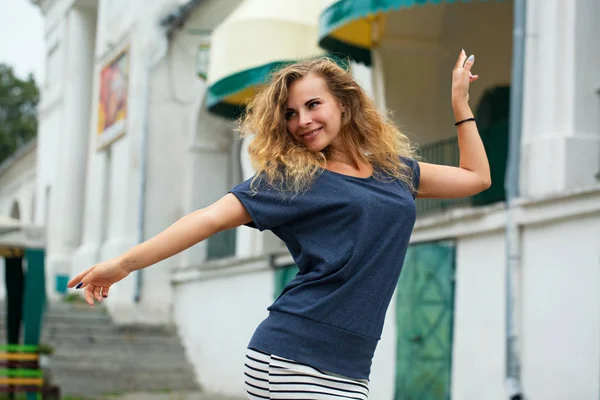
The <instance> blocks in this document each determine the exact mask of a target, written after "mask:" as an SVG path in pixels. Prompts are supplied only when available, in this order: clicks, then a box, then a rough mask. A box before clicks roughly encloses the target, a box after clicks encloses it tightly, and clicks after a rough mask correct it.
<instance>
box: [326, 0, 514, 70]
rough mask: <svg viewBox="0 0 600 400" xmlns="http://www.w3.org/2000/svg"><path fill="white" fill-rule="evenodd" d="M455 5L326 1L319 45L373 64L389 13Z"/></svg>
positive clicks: (435, 0)
mask: <svg viewBox="0 0 600 400" xmlns="http://www.w3.org/2000/svg"><path fill="white" fill-rule="evenodd" d="M460 1H461V2H465V3H468V2H470V1H471V0H460ZM477 1H484V2H485V1H502V0H477ZM456 2H459V0H323V9H322V12H321V15H320V17H319V45H320V46H321V47H322V48H323V49H325V50H327V51H329V52H331V53H332V54H334V55H335V54H338V55H343V56H349V57H350V58H352V59H354V60H355V61H357V62H362V63H364V64H367V65H370V64H371V49H372V48H374V47H376V46H377V44H378V43H379V41H380V40H381V38H382V37H383V35H384V33H385V25H386V19H387V16H388V15H389V14H390V13H392V12H397V11H400V10H402V9H406V8H410V7H414V6H423V5H425V4H440V3H456Z"/></svg>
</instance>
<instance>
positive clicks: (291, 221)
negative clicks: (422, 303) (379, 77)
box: [231, 160, 420, 379]
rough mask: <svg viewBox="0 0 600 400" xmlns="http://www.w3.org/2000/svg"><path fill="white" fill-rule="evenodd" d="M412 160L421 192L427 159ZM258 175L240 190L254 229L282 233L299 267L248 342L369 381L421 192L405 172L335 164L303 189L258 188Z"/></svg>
mask: <svg viewBox="0 0 600 400" xmlns="http://www.w3.org/2000/svg"><path fill="white" fill-rule="evenodd" d="M406 162H407V164H408V165H409V166H410V167H411V169H412V172H413V186H414V188H415V190H416V189H417V188H418V185H419V176H420V175H419V174H420V171H419V165H418V163H417V162H416V161H414V160H407V161H406ZM251 181H252V179H249V180H247V181H245V182H243V183H241V184H240V185H238V186H236V187H235V188H233V189H232V190H231V193H233V194H234V195H235V196H236V197H237V198H238V199H239V200H240V201H241V203H242V204H243V205H244V207H245V208H246V210H247V211H248V213H249V214H250V216H251V217H252V222H251V223H249V224H248V226H251V227H254V228H257V229H259V230H261V231H262V230H265V229H268V230H271V231H272V232H273V233H274V234H275V235H277V236H278V237H279V238H280V239H281V240H283V241H284V242H285V244H286V246H287V248H288V249H289V251H290V253H291V255H292V257H293V259H294V261H295V262H296V264H297V266H298V268H299V272H298V274H297V276H296V277H295V278H294V279H292V280H291V281H290V282H289V283H288V285H287V286H286V287H285V289H284V290H283V292H282V293H281V295H280V296H279V297H278V298H277V300H275V302H274V303H273V304H272V305H271V306H270V307H269V308H268V310H269V316H268V317H267V318H266V319H265V320H264V321H263V322H262V323H261V324H260V325H259V327H258V328H257V329H256V331H255V333H254V335H253V337H252V339H251V341H250V344H249V347H251V348H254V349H257V350H261V351H264V352H267V353H271V354H275V355H278V356H280V357H284V358H289V359H292V360H295V361H297V362H300V363H305V364H307V365H310V366H312V367H315V368H320V369H323V370H325V371H328V372H333V373H336V374H339V375H343V376H346V377H349V378H356V379H368V377H369V374H370V370H371V361H372V358H373V354H374V352H375V347H376V345H377V342H378V341H379V339H380V336H381V331H382V329H383V323H384V319H385V313H386V310H387V308H388V305H389V303H390V300H391V298H392V295H393V293H394V289H395V287H396V284H397V282H398V277H399V275H400V271H401V269H402V265H403V263H404V257H405V255H406V249H407V247H408V242H409V239H410V235H411V233H412V229H413V227H414V224H415V219H416V209H415V201H414V193H413V192H411V191H410V190H409V187H408V185H406V184H405V183H404V182H402V181H400V180H398V179H396V180H391V181H390V179H389V178H388V179H383V180H382V179H377V178H375V177H373V176H371V177H369V178H357V177H352V176H348V175H343V174H339V173H336V172H332V171H329V170H324V171H323V172H322V173H321V174H320V175H318V177H317V178H316V179H315V180H314V181H313V182H312V184H311V186H310V188H309V189H308V190H307V191H306V192H304V193H300V194H297V195H295V196H294V195H292V194H282V193H281V192H280V191H278V190H275V189H274V188H272V187H270V186H269V185H268V184H267V183H266V182H265V180H264V179H262V180H260V183H259V184H258V186H257V188H258V191H257V193H254V192H253V191H252V190H251V188H250V183H251Z"/></svg>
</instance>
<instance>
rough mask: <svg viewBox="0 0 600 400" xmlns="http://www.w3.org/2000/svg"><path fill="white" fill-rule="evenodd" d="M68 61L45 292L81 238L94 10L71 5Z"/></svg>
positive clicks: (52, 286)
mask: <svg viewBox="0 0 600 400" xmlns="http://www.w3.org/2000/svg"><path fill="white" fill-rule="evenodd" d="M66 23H67V32H68V33H67V38H66V41H67V43H66V48H67V62H66V70H65V72H64V74H65V81H64V89H63V93H64V95H63V104H64V109H63V110H64V111H63V112H64V114H63V116H62V119H63V124H62V126H61V132H60V135H59V137H60V139H59V141H60V144H59V154H58V157H57V160H58V165H57V169H56V177H55V184H54V188H53V192H54V194H53V198H52V203H53V204H52V206H51V213H50V216H49V225H48V258H47V263H48V271H49V273H48V274H47V278H46V279H47V284H48V293H49V294H50V295H51V297H52V295H55V294H56V287H55V286H56V285H55V284H56V282H58V281H60V280H61V279H64V277H65V276H68V275H69V274H70V272H71V256H72V254H73V252H74V250H75V249H76V248H77V247H78V246H79V244H80V242H81V228H82V223H81V221H82V216H83V205H84V193H85V177H86V164H87V153H88V138H89V136H90V135H89V129H90V99H91V83H92V68H93V55H94V42H95V14H88V13H86V12H84V11H82V10H79V9H77V8H72V9H71V10H70V11H69V12H68V13H67V17H66Z"/></svg>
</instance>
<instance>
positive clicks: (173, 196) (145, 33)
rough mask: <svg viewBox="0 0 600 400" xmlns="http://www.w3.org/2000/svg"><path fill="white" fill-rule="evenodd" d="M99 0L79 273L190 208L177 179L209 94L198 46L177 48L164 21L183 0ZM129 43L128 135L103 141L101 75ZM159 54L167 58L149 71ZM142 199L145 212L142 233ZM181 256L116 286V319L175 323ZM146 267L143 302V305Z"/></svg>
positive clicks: (112, 307)
mask: <svg viewBox="0 0 600 400" xmlns="http://www.w3.org/2000/svg"><path fill="white" fill-rule="evenodd" d="M100 4H101V7H100V10H99V17H98V21H99V22H98V31H97V38H96V49H95V54H96V56H95V58H96V63H95V66H94V91H93V95H92V111H93V113H92V118H91V123H90V135H91V136H92V140H90V143H89V146H88V152H89V161H88V173H87V184H88V185H87V191H86V200H85V202H86V205H85V207H86V213H85V222H84V232H83V243H82V245H81V246H80V247H79V249H78V251H77V252H76V254H75V257H74V259H75V262H74V268H76V269H77V271H76V270H73V271H72V274H74V273H76V272H78V271H79V270H81V269H83V268H87V267H88V266H90V265H93V264H95V263H97V262H99V261H102V260H106V259H109V258H112V257H115V256H118V255H120V254H122V253H123V252H125V251H126V250H128V249H129V248H131V247H132V246H134V245H135V244H137V243H138V239H139V238H140V237H141V238H142V239H148V238H150V237H151V236H153V235H155V234H156V233H158V232H160V231H161V230H163V229H165V228H167V227H168V226H169V225H171V224H172V223H174V222H175V221H176V220H177V219H178V218H180V217H181V216H182V208H181V201H180V199H181V195H182V191H183V189H182V185H183V181H182V179H178V178H177V177H181V176H182V173H183V160H184V151H185V135H186V134H189V130H190V127H191V126H192V125H193V120H194V119H193V114H194V112H195V109H194V104H195V103H196V98H197V97H198V96H199V95H200V94H198V93H196V91H195V86H194V85H190V84H189V82H194V80H195V74H194V68H193V67H194V61H195V59H194V57H193V54H194V53H193V46H192V44H190V43H186V42H181V41H177V40H176V41H174V43H172V47H171V48H170V49H169V47H168V43H167V41H166V37H165V33H164V32H163V31H162V29H161V28H160V26H159V21H160V19H161V18H162V17H164V16H165V15H166V14H167V13H168V12H170V11H173V10H174V9H175V7H176V6H177V5H178V4H177V2H176V1H167V0H165V1H161V2H154V3H152V4H151V5H148V4H146V3H145V2H141V1H135V2H133V1H132V2H115V1H108V2H101V3H100ZM123 48H128V51H129V57H130V60H129V82H128V85H129V93H128V99H127V101H128V107H127V124H126V133H125V135H124V136H123V137H121V138H120V139H117V140H116V141H114V142H113V143H112V144H110V145H109V146H108V147H106V148H104V149H98V142H97V141H96V138H95V136H96V134H95V132H96V121H97V112H96V109H97V102H98V100H97V99H98V91H99V83H98V82H99V74H100V71H101V69H102V67H103V66H104V65H105V63H106V62H107V61H108V60H110V59H111V57H113V56H114V55H115V54H116V53H117V52H119V51H120V50H121V49H123ZM153 60H155V61H156V62H158V64H156V65H155V67H154V69H153V70H151V71H150V70H149V68H150V67H151V66H152V61H153ZM184 82H185V83H186V84H185V85H184V84H182V83H184ZM146 93H147V97H146V96H145V94H146ZM146 120H147V124H146ZM145 130H146V131H145ZM144 132H146V134H147V150H146V151H147V153H146V157H147V169H146V171H147V176H146V182H147V186H146V192H145V204H144V205H143V206H142V204H143V203H142V202H141V199H140V173H141V170H140V166H141V163H142V161H141V157H143V155H142V154H141V152H140V151H141V137H142V135H143V134H144ZM141 206H142V207H143V210H144V213H145V217H144V221H143V225H144V228H143V232H142V233H140V229H141V227H142V224H141V223H140V219H139V218H140V213H139V211H140V207H141ZM175 263H176V259H170V260H167V261H164V262H163V263H161V264H160V265H157V266H155V267H153V268H151V269H147V270H145V271H143V272H142V273H135V274H133V275H132V276H131V277H130V278H129V279H127V280H126V281H124V282H122V283H121V284H119V285H116V286H115V287H114V289H113V290H112V291H111V297H110V299H109V300H108V301H107V302H106V304H107V306H108V308H109V310H111V312H112V314H113V317H114V319H115V321H116V322H117V323H149V324H157V323H158V324H162V323H169V322H170V311H171V304H172V303H171V287H170V284H169V276H170V268H171V267H172V266H173V265H174V264H175ZM140 274H143V276H142V279H141V285H140V287H141V290H140V291H139V294H140V302H139V303H135V301H134V298H135V296H136V293H137V282H138V281H137V279H138V277H139V276H140ZM157 293H159V295H157Z"/></svg>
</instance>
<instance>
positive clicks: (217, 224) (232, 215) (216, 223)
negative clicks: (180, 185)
mask: <svg viewBox="0 0 600 400" xmlns="http://www.w3.org/2000/svg"><path fill="white" fill-rule="evenodd" d="M250 221H252V218H251V217H250V215H249V214H248V212H247V211H246V209H245V208H244V206H243V205H242V203H240V201H239V200H238V198H237V197H235V196H234V195H233V194H231V193H228V194H227V195H225V196H224V197H222V198H221V199H220V200H218V201H216V202H215V203H213V204H211V205H210V206H208V207H206V208H203V209H200V210H197V211H194V212H192V213H190V214H187V215H186V216H184V217H182V218H181V219H179V220H178V221H177V222H175V223H174V224H173V225H171V226H170V227H168V228H167V229H165V230H164V231H162V232H161V233H159V234H158V235H156V236H154V237H153V238H151V239H148V240H147V241H145V242H143V243H140V244H139V245H137V246H135V247H133V248H131V249H130V250H129V251H127V252H125V253H124V254H123V255H121V257H120V258H121V263H122V265H123V267H124V268H125V270H126V271H127V272H133V271H135V270H138V269H142V268H145V267H148V266H150V265H152V264H156V263H157V262H159V261H162V260H164V259H166V258H169V257H171V256H174V255H175V254H177V253H180V252H182V251H184V250H186V249H188V248H189V247H192V246H193V245H195V244H197V243H199V242H201V241H203V240H205V239H207V238H209V237H210V236H212V235H214V234H215V233H217V232H221V231H224V230H227V229H232V228H236V227H238V226H240V225H243V224H246V223H248V222H250Z"/></svg>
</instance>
